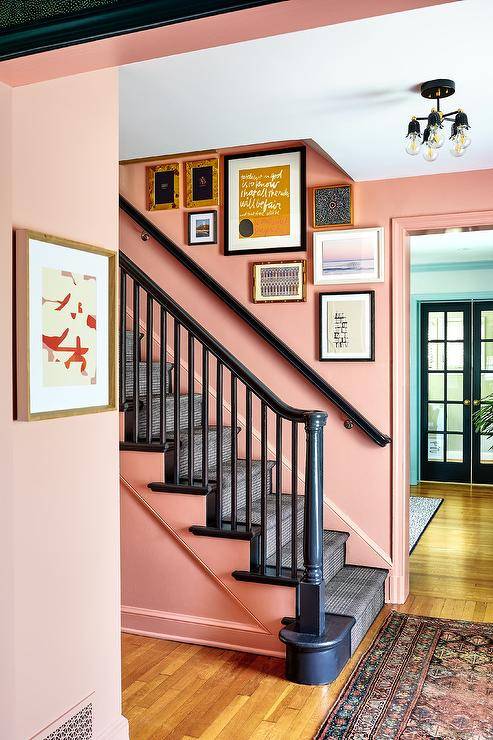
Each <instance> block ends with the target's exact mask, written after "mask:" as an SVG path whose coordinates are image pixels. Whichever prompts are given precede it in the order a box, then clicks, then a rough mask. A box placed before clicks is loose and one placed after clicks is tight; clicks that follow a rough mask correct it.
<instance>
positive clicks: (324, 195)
mask: <svg viewBox="0 0 493 740" xmlns="http://www.w3.org/2000/svg"><path fill="white" fill-rule="evenodd" d="M353 195H354V194H353V186H352V185H349V184H347V183H344V184H342V185H318V186H316V187H314V188H313V193H312V223H313V228H314V229H326V228H330V229H345V228H347V227H348V226H353V225H354V198H353Z"/></svg>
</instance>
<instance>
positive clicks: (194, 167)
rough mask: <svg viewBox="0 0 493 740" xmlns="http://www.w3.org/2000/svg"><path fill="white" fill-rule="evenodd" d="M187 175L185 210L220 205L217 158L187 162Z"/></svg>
mask: <svg viewBox="0 0 493 740" xmlns="http://www.w3.org/2000/svg"><path fill="white" fill-rule="evenodd" d="M185 173H186V174H185V177H186V188H185V208H205V207H206V206H217V205H219V160H218V159H217V158H213V159H199V160H192V161H190V162H186V164H185ZM201 191H202V192H201Z"/></svg>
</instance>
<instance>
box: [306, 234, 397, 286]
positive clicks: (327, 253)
mask: <svg viewBox="0 0 493 740" xmlns="http://www.w3.org/2000/svg"><path fill="white" fill-rule="evenodd" d="M384 264H385V253H384V231H383V227H381V226H379V227H377V228H371V229H345V230H343V231H317V232H315V233H314V234H313V282H314V284H315V285H338V284H339V285H340V284H342V283H381V282H382V281H383V279H384Z"/></svg>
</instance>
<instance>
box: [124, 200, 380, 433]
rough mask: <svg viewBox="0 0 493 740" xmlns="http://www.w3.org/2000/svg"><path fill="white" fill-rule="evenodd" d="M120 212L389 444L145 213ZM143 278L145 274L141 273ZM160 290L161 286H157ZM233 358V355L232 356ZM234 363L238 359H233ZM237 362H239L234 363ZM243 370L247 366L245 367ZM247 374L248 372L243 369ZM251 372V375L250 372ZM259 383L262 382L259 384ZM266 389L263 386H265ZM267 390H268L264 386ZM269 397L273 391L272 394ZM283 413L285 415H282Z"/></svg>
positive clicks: (337, 403)
mask: <svg viewBox="0 0 493 740" xmlns="http://www.w3.org/2000/svg"><path fill="white" fill-rule="evenodd" d="M120 208H121V209H122V211H124V212H125V213H126V214H127V216H129V217H130V218H131V219H132V220H133V221H135V223H137V224H138V225H139V226H140V227H141V228H142V229H143V230H144V231H145V232H147V233H148V234H149V235H150V236H151V237H152V238H153V239H155V240H156V241H157V242H158V244H160V245H161V246H162V247H164V248H165V249H166V251H167V252H169V253H170V254H171V255H172V256H173V257H175V259H177V260H178V261H179V262H180V263H181V264H182V265H183V266H184V267H186V268H187V270H189V271H190V272H191V273H192V274H193V275H195V277H197V278H198V279H199V280H200V281H201V282H202V283H204V285H206V286H207V287H208V288H209V289H210V290H212V291H213V292H214V293H215V294H216V295H217V296H218V297H219V298H220V299H221V300H222V301H224V303H226V304H227V306H229V308H231V309H232V310H233V311H234V312H235V313H236V314H237V315H238V316H240V318H242V319H243V320H244V321H246V323H247V324H248V325H249V326H250V327H251V328H252V329H253V330H254V331H255V332H256V333H257V334H259V335H260V336H261V337H262V339H264V340H265V341H266V342H268V344H270V345H271V346H272V347H274V349H275V350H276V351H277V352H279V354H280V355H282V357H284V359H285V360H287V362H289V363H290V364H291V365H292V366H293V367H295V368H296V370H298V372H300V373H301V374H302V375H303V376H304V377H305V378H306V379H307V380H309V381H310V383H312V384H313V385H314V386H315V387H316V388H317V390H319V391H320V393H322V395H324V396H325V398H327V399H328V400H329V401H330V402H331V403H333V404H334V405H335V406H336V407H337V408H338V409H339V410H340V411H342V413H343V414H344V415H345V416H347V417H348V418H349V419H350V420H351V421H352V422H354V424H356V426H358V427H359V428H360V429H361V430H362V431H363V432H364V433H365V434H366V435H367V436H368V437H370V439H372V440H373V441H374V442H375V443H376V444H378V445H379V446H380V447H385V446H386V445H388V444H389V442H390V441H391V440H390V437H389V436H388V435H386V434H384V433H383V432H381V431H380V430H379V429H377V427H376V426H374V425H373V424H372V423H371V421H369V420H368V419H367V418H366V417H365V416H363V414H361V413H360V412H359V411H358V410H357V409H356V408H355V407H354V406H353V405H352V404H351V403H349V401H347V400H346V399H345V398H344V396H342V395H341V394H340V393H339V392H338V391H336V389H335V388H333V387H332V386H331V385H330V384H329V383H327V381H326V380H324V379H323V378H322V377H321V376H320V375H319V374H318V373H316V372H315V371H314V370H313V368H311V367H310V365H308V363H306V362H305V361H304V360H303V359H302V358H301V357H300V356H299V355H297V354H296V352H293V350H292V349H291V348H290V347H289V346H288V345H287V344H285V343H284V342H283V341H282V340H280V339H279V337H278V336H277V335H276V334H274V332H272V331H271V330H270V329H269V328H268V327H267V326H266V325H265V324H263V323H262V322H261V321H259V319H257V317H256V316H254V315H253V314H252V313H251V312H250V311H249V310H248V309H247V308H246V307H245V306H244V305H243V304H242V303H241V302H240V301H239V300H238V299H237V298H235V297H234V296H233V295H232V294H231V293H230V292H229V291H227V290H226V289H225V288H224V287H223V286H222V285H221V284H220V283H218V282H217V280H214V278H213V277H211V275H209V274H208V273H207V272H206V271H205V270H204V269H203V268H202V267H200V265H198V264H197V262H195V260H193V259H192V258H191V257H189V256H188V254H187V253H186V252H185V251H184V250H183V249H181V247H179V246H178V245H177V244H175V243H174V242H173V241H172V240H171V239H169V237H167V236H166V235H165V234H163V232H162V231H160V229H158V228H157V226H155V225H154V224H153V223H152V221H149V219H148V218H146V216H144V214H143V213H141V212H140V211H139V210H138V209H137V208H135V206H133V205H132V204H131V203H130V202H129V201H128V200H127V199H126V198H124V197H123V196H122V195H121V196H120ZM127 259H128V258H127ZM142 275H143V276H144V277H146V276H145V275H144V273H142ZM156 287H158V286H156ZM209 336H210V335H209ZM231 357H232V355H231ZM233 359H235V358H233ZM235 362H238V361H237V360H235ZM242 367H244V366H242ZM244 369H245V370H246V368H244ZM247 372H249V371H247ZM258 382H259V383H260V381H258ZM262 385H263V384H262ZM263 387H264V389H265V390H268V389H267V388H266V386H263ZM269 393H270V391H269ZM283 413H284V412H283Z"/></svg>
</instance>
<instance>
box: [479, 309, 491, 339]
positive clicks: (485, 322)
mask: <svg viewBox="0 0 493 740" xmlns="http://www.w3.org/2000/svg"><path fill="white" fill-rule="evenodd" d="M481 339H493V311H481Z"/></svg>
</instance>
